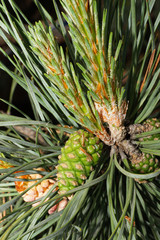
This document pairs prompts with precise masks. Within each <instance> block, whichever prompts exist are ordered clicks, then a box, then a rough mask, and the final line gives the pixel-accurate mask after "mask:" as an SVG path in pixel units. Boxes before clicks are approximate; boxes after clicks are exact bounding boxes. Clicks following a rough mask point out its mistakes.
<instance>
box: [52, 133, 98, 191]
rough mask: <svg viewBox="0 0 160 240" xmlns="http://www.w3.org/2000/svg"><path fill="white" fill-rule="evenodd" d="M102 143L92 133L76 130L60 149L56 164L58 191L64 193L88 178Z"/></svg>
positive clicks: (96, 160)
mask: <svg viewBox="0 0 160 240" xmlns="http://www.w3.org/2000/svg"><path fill="white" fill-rule="evenodd" d="M102 148H103V143H102V142H100V140H99V138H97V137H95V136H94V135H93V134H92V133H89V132H86V131H84V130H78V131H76V132H74V133H73V134H71V135H70V137H69V139H68V141H67V142H66V144H65V146H64V147H63V148H62V149H61V153H62V154H61V155H60V156H59V161H58V163H59V164H58V166H57V171H58V172H57V179H58V187H59V193H65V192H66V191H69V190H71V189H73V188H75V187H77V186H79V185H81V184H82V183H83V182H84V180H86V179H87V178H88V176H89V175H90V172H91V171H93V168H94V166H95V165H96V164H97V162H98V160H99V158H100V154H101V152H102Z"/></svg>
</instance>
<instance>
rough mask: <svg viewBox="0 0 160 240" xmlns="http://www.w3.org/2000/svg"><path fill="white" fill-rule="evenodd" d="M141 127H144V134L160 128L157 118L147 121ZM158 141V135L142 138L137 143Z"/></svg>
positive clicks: (159, 136) (159, 137)
mask: <svg viewBox="0 0 160 240" xmlns="http://www.w3.org/2000/svg"><path fill="white" fill-rule="evenodd" d="M143 126H144V127H145V132H148V131H152V130H155V129H158V128H160V120H159V119H157V118H151V119H147V120H146V121H145V122H144V123H143ZM156 140H160V134H159V133H158V134H153V135H149V136H146V137H143V138H140V139H139V141H156Z"/></svg>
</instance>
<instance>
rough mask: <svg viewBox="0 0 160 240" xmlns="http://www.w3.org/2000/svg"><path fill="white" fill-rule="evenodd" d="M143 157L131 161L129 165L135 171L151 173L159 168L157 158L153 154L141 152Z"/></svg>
mask: <svg viewBox="0 0 160 240" xmlns="http://www.w3.org/2000/svg"><path fill="white" fill-rule="evenodd" d="M142 156H143V157H142V158H140V159H136V160H134V161H132V162H131V164H130V166H131V169H132V171H133V172H135V173H143V174H146V173H151V172H154V171H155V170H157V169H158V168H159V160H158V158H156V156H155V155H152V154H149V153H143V155H142Z"/></svg>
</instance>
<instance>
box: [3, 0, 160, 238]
mask: <svg viewBox="0 0 160 240" xmlns="http://www.w3.org/2000/svg"><path fill="white" fill-rule="evenodd" d="M34 2H35V4H36V6H37V8H38V9H39V12H40V13H41V15H42V19H43V21H39V22H38V23H35V24H34V25H33V24H31V23H30V22H29V20H28V19H27V18H26V17H25V16H24V14H23V13H22V11H21V10H20V9H19V7H18V6H17V5H16V4H15V2H14V0H9V1H8V3H9V4H10V6H11V8H12V13H10V12H9V10H8V8H7V5H6V2H5V1H4V0H1V3H0V26H1V28H0V36H1V37H2V38H3V39H4V41H5V42H6V44H7V45H8V47H9V48H10V49H11V51H12V52H13V57H10V56H9V55H7V53H6V52H5V51H4V50H3V49H2V48H1V49H0V50H1V52H2V54H4V55H5V56H6V58H7V59H8V60H9V61H10V63H11V65H12V66H13V68H14V71H13V70H11V69H9V68H8V67H7V66H5V65H4V64H3V63H2V62H0V68H1V69H3V71H5V72H7V73H8V75H9V76H10V77H11V78H12V79H13V80H12V86H11V92H10V100H11V99H12V98H13V95H14V92H15V89H16V86H17V85H19V86H21V87H22V88H23V89H24V90H25V91H26V92H27V93H28V97H29V99H30V102H31V106H32V111H33V114H34V118H33V119H31V117H29V116H27V115H26V113H25V111H24V112H23V111H22V110H19V109H18V108H17V107H16V106H14V105H13V104H12V101H6V100H2V99H1V101H3V102H5V103H6V104H7V105H8V111H7V113H6V114H5V113H0V127H1V129H0V153H1V154H0V203H1V205H0V214H1V215H0V236H1V239H2V240H7V239H10V240H17V239H22V240H26V239H33V240H35V239H44V240H49V239H77V240H78V239H97V240H99V239H109V240H111V239H115V240H117V239H122V240H125V239H128V240H129V239H130V240H134V239H148V240H152V239H156V240H157V239H160V230H159V229H160V223H159V222H160V221H159V216H160V178H159V173H160V169H159V168H160V166H159V161H160V147H159V146H160V144H159V143H160V127H159V120H157V119H158V118H159V117H160V114H159V112H160V111H159V108H160V93H159V88H160V80H159V76H160V75H159V74H160V67H159V66H160V64H159V60H160V46H159V44H158V38H159V35H158V31H159V25H160V13H158V14H155V12H154V11H155V8H156V5H157V4H158V0H157V1H156V0H151V1H145V0H140V1H136V0H135V1H129V0H122V1H116V0H115V1H112V0H107V1H103V0H100V1H96V0H66V1H65V0H61V5H62V7H63V12H62V13H60V11H59V8H58V6H57V3H56V1H55V0H53V7H54V9H55V11H56V14H57V18H58V22H59V23H58V24H57V23H56V22H54V20H53V18H52V16H50V15H49V13H48V12H47V11H46V10H45V9H44V7H43V6H42V5H41V4H40V2H39V1H38V0H34ZM152 14H154V19H153V17H152V16H153V15H152ZM64 19H65V21H67V24H68V27H69V31H68V32H67V31H66V29H65V26H64ZM26 24H27V26H28V27H27V29H26ZM53 26H54V27H56V28H57V29H58V30H59V31H60V32H61V34H62V36H63V38H64V40H65V47H64V46H60V44H59V43H58V42H57V39H56V36H54V34H53V31H52V30H53V29H52V28H53ZM11 37H12V38H11ZM12 39H14V41H12ZM1 81H3V79H2V80H1ZM12 109H15V110H16V111H17V113H18V115H19V116H13V115H12ZM149 118H151V119H152V120H147V119H149ZM145 120H147V121H146V122H144V121H145ZM79 129H84V130H85V131H89V132H91V133H93V134H94V135H96V137H98V138H99V139H100V140H101V141H102V142H103V145H104V146H103V151H102V153H101V157H100V159H99V161H98V163H97V165H96V166H95V168H94V170H93V171H92V172H91V173H90V175H89V177H88V179H87V180H86V181H85V182H84V183H83V184H82V185H80V186H77V187H75V188H73V189H71V190H69V191H68V192H67V193H64V194H59V193H58V189H57V183H56V178H57V165H58V156H59V155H60V154H61V149H62V148H63V147H64V148H65V143H66V141H67V140H68V137H69V136H70V134H72V133H74V132H75V131H77V130H79ZM84 130H83V131H84ZM146 156H147V157H146ZM137 159H138V162H137ZM155 159H156V160H155ZM142 160H145V162H144V161H143V167H144V168H145V167H146V166H145V165H146V164H150V165H149V166H150V167H151V168H152V163H153V161H154V160H155V162H156V164H157V165H156V166H155V167H154V168H153V169H152V170H153V171H150V172H149V171H146V172H141V171H136V170H135V169H133V165H134V164H135V165H136V166H137V163H138V164H141V162H142ZM147 161H148V162H147ZM147 166H148V165H147ZM138 167H139V166H138ZM26 176H38V177H36V180H35V179H32V177H30V178H29V177H26ZM48 179H51V180H50V182H52V181H54V182H55V184H52V186H51V187H50V189H49V190H48V191H47V192H46V194H44V195H42V196H41V198H37V199H36V198H35V199H34V201H30V202H29V201H28V202H26V201H24V196H26V194H27V192H28V191H29V190H31V192H32V190H33V187H35V189H37V188H36V187H37V186H40V185H41V184H42V183H44V182H45V180H46V181H48ZM32 182H33V183H34V184H33V185H31V183H32ZM28 183H30V187H29V188H27V189H25V188H24V189H23V190H24V191H21V192H20V193H19V192H17V190H16V188H15V185H16V184H18V185H19V186H25V185H26V184H27V186H29V184H28ZM52 183H53V182H52ZM65 196H72V198H71V199H70V200H67V201H68V204H67V205H66V206H65V208H64V209H63V210H62V211H58V210H56V211H55V210H53V209H56V207H57V206H58V204H59V206H60V203H62V201H63V200H64V199H66V198H65ZM51 212H52V214H49V213H51Z"/></svg>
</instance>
